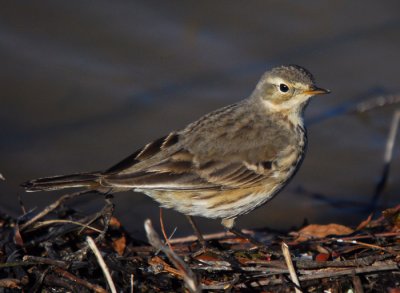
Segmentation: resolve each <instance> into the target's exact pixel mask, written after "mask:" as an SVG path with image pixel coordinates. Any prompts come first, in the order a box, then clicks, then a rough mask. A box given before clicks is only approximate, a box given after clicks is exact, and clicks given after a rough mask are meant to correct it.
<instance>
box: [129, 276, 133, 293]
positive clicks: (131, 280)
mask: <svg viewBox="0 0 400 293" xmlns="http://www.w3.org/2000/svg"><path fill="white" fill-rule="evenodd" d="M133 278H134V275H133V274H131V278H130V285H131V288H130V291H129V292H130V293H133V285H134V282H133V280H134V279H133Z"/></svg>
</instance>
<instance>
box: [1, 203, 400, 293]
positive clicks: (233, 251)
mask: <svg viewBox="0 0 400 293" xmlns="http://www.w3.org/2000/svg"><path fill="white" fill-rule="evenodd" d="M51 206H52V207H54V208H51V209H49V208H46V209H45V210H46V213H41V212H37V213H36V214H33V213H32V214H29V213H28V214H24V215H23V216H21V217H20V218H18V219H14V218H12V217H9V216H6V215H0V260H1V262H0V288H1V289H0V290H2V291H5V292H14V291H15V292H19V291H21V290H23V291H29V292H35V291H39V290H40V291H41V292H110V291H111V289H110V288H112V287H113V286H115V288H116V291H117V292H149V291H157V292H176V291H184V290H189V291H192V292H198V291H200V290H211V291H217V292H218V291H220V292H224V291H226V290H231V291H233V292H237V291H246V290H247V291H260V292H261V291H262V292H294V291H295V290H297V292H324V291H325V292H342V291H347V292H351V291H349V290H352V292H397V291H396V290H399V288H400V270H399V262H400V228H399V220H398V219H399V218H400V206H397V207H393V208H391V209H388V210H386V211H383V212H382V213H381V214H382V216H380V217H378V218H377V219H372V218H369V219H368V220H366V221H363V223H362V225H357V224H358V223H355V225H354V227H357V226H358V228H357V229H351V228H347V227H344V226H336V225H334V227H335V229H332V227H333V225H332V224H331V225H326V226H324V225H318V226H315V225H314V226H309V227H308V228H307V227H303V229H299V230H298V231H295V232H291V233H282V232H280V233H278V232H273V231H270V230H267V229H261V230H257V231H250V230H249V231H247V230H246V231H245V230H243V232H244V233H250V234H251V236H252V237H254V238H256V239H259V240H261V241H263V242H264V243H265V245H266V246H265V247H263V248H258V247H255V246H253V245H252V244H251V243H249V242H247V241H243V239H239V238H237V237H236V236H234V235H232V234H229V233H218V234H212V235H211V234H210V235H205V239H206V240H207V241H208V243H209V244H210V247H211V249H210V250H209V251H206V252H204V253H202V254H196V253H195V252H197V251H199V250H200V246H199V244H198V243H197V241H196V239H195V238H194V237H192V236H189V237H185V238H172V239H170V241H169V242H170V245H171V247H169V246H167V245H165V244H164V241H161V240H160V239H159V236H158V234H157V232H155V231H154V230H153V228H152V226H151V222H149V221H146V231H147V232H148V236H149V235H150V236H149V237H150V238H151V239H150V238H149V239H150V242H151V244H152V245H153V246H152V245H150V244H147V243H145V242H143V241H140V240H136V239H133V238H132V237H130V236H129V235H128V233H127V232H126V231H125V230H124V228H123V226H122V225H121V223H120V222H119V221H118V219H116V218H115V217H114V216H113V205H112V203H111V200H110V199H106V203H105V205H104V207H103V208H102V210H100V211H99V212H97V213H94V214H91V215H84V214H81V213H78V212H77V211H75V210H72V209H70V208H68V207H67V206H66V205H65V203H64V202H63V203H53V204H52V205H51ZM37 215H40V216H37ZM338 227H339V228H340V229H339V228H338ZM302 231H303V232H304V231H307V237H304V233H303V234H302ZM338 233H339V234H342V235H337V234H338ZM343 233H346V234H345V235H343ZM328 234H329V235H328ZM89 237H90V238H91V239H93V245H95V246H96V247H97V249H98V250H99V251H100V254H101V255H99V254H97V257H96V255H95V254H94V253H93V251H92V250H91V249H90V248H89V247H88V238H89ZM266 239H267V240H266ZM214 244H215V245H214ZM283 247H286V248H285V249H286V253H285V257H284V255H283V253H282V249H283ZM99 258H102V259H103V260H104V262H105V265H104V266H100V264H99V262H100V261H99ZM288 266H289V268H288ZM104 270H107V273H109V276H110V277H111V278H109V279H108V280H106V278H105V272H104ZM292 280H296V283H297V284H298V285H295V284H294V282H292ZM110 282H111V283H110ZM188 284H189V285H188ZM190 284H191V285H190ZM296 287H297V289H296Z"/></svg>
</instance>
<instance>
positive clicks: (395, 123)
mask: <svg viewBox="0 0 400 293" xmlns="http://www.w3.org/2000/svg"><path fill="white" fill-rule="evenodd" d="M399 122H400V110H397V111H395V113H394V114H393V118H392V123H391V125H390V131H389V135H388V139H387V142H386V148H385V154H384V157H383V170H382V175H381V178H380V180H379V182H378V183H377V185H376V187H375V191H374V195H373V196H372V199H371V211H372V212H375V209H376V205H377V203H378V200H379V198H380V196H381V195H382V191H383V189H384V188H385V186H386V182H387V179H388V178H389V171H390V165H391V163H392V159H393V147H394V143H395V140H396V135H397V131H398V128H399Z"/></svg>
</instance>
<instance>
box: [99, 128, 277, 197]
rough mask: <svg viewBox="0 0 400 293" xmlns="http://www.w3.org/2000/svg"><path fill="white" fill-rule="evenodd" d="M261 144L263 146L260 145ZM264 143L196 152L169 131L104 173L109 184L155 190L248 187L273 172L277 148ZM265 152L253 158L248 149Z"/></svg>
mask: <svg viewBox="0 0 400 293" xmlns="http://www.w3.org/2000/svg"><path fill="white" fill-rule="evenodd" d="M258 148H260V149H258ZM264 148H265V146H258V147H257V149H255V148H252V149H246V150H242V151H241V152H242V153H240V152H239V153H238V152H237V151H236V150H235V151H233V153H229V152H228V153H224V154H221V155H219V154H218V153H217V154H216V153H215V152H213V153H212V155H211V156H209V157H205V156H201V157H198V156H196V154H195V153H193V151H191V150H190V145H185V143H184V140H182V139H181V138H180V135H179V134H178V133H175V132H173V133H170V134H169V135H168V136H165V137H163V138H161V139H158V140H156V141H154V142H152V143H150V144H147V145H146V146H145V147H143V148H142V149H140V150H138V151H137V152H135V153H134V154H133V155H131V156H129V157H128V158H126V159H125V160H123V161H121V162H120V163H118V164H117V165H115V166H113V167H112V168H110V169H109V170H107V171H106V172H104V173H103V174H102V178H101V184H102V185H104V186H108V187H120V188H139V189H156V190H220V189H230V188H238V187H246V186H250V185H252V184H255V183H257V182H259V181H261V180H263V179H265V178H266V177H268V176H271V174H272V168H273V164H274V162H273V158H274V157H275V155H276V154H275V152H265V150H263V149H264ZM260 151H262V152H263V154H264V155H263V158H262V159H261V160H259V161H255V162H254V160H253V162H250V160H248V159H247V158H248V157H249V154H247V153H249V152H256V153H257V152H258V153H259V152H260Z"/></svg>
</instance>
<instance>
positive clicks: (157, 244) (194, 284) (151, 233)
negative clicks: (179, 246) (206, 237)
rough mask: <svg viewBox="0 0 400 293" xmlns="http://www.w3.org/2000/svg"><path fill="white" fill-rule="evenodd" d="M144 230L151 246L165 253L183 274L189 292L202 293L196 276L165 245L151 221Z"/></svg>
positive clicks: (145, 223)
mask: <svg viewBox="0 0 400 293" xmlns="http://www.w3.org/2000/svg"><path fill="white" fill-rule="evenodd" d="M144 229H145V230H146V235H147V239H148V240H149V242H150V244H151V246H153V247H154V248H155V249H156V250H161V251H162V252H164V253H165V255H166V256H167V257H168V259H169V260H170V261H171V262H172V263H173V265H174V266H175V267H176V268H177V269H178V270H179V271H180V272H182V276H183V280H184V282H185V284H186V286H187V288H188V289H189V291H190V292H194V293H198V292H201V286H200V284H199V283H198V281H197V278H196V275H195V274H194V273H193V271H192V270H191V269H190V268H189V267H188V266H187V265H186V264H185V262H184V261H183V260H182V259H181V258H180V257H179V256H177V255H176V254H175V252H173V251H172V250H171V249H169V248H168V247H166V246H164V245H163V243H162V242H161V240H160V237H159V236H158V234H157V232H156V231H155V230H154V228H153V226H152V224H151V221H150V220H149V219H147V220H146V221H145V222H144Z"/></svg>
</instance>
